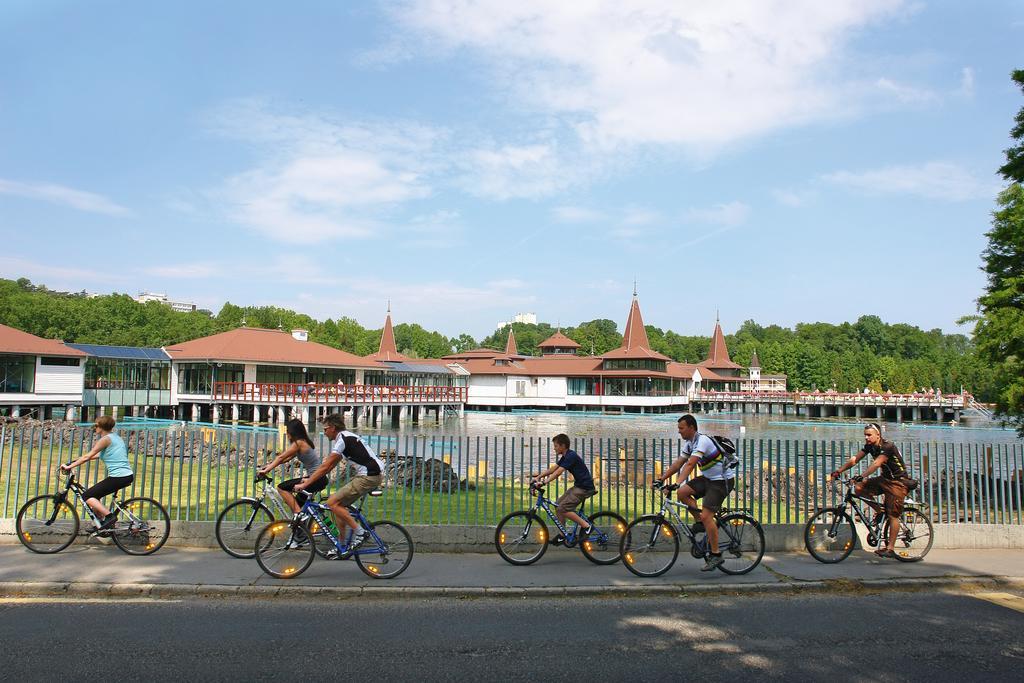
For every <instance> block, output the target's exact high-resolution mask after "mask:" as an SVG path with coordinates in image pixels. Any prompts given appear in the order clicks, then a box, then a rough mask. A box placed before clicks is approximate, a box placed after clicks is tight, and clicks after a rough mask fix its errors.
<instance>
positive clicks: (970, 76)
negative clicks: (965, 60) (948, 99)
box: [957, 66, 974, 97]
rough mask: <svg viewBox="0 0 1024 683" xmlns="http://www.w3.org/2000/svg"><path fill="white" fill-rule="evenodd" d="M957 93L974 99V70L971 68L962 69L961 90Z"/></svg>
mask: <svg viewBox="0 0 1024 683" xmlns="http://www.w3.org/2000/svg"><path fill="white" fill-rule="evenodd" d="M957 92H958V93H959V94H961V95H963V96H964V97H974V69H972V68H971V67H969V66H965V67H964V68H962V69H960V89H959V90H958V91H957Z"/></svg>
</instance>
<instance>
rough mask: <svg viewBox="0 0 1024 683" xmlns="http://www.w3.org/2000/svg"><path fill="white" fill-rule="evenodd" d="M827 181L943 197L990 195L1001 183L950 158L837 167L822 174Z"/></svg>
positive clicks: (859, 188)
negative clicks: (847, 168) (986, 180)
mask: <svg viewBox="0 0 1024 683" xmlns="http://www.w3.org/2000/svg"><path fill="white" fill-rule="evenodd" d="M822 179H823V180H825V181H826V182H829V183H833V184H835V185H839V186H841V187H845V188H848V189H851V190H856V191H859V192H864V193H867V194H907V195H916V196H919V197H924V198H926V199H938V200H943V201H967V200H970V199H990V198H992V197H993V196H995V193H996V192H997V187H996V186H995V185H994V184H992V183H984V182H982V181H980V180H979V179H978V178H976V177H975V176H974V174H972V173H971V172H970V171H968V170H967V169H965V168H963V167H962V166H960V165H958V164H954V163H951V162H948V161H930V162H927V163H924V164H918V165H906V166H887V167H884V168H879V169H873V170H868V171H845V170H843V171H836V172H835V173H829V174H826V175H824V176H822Z"/></svg>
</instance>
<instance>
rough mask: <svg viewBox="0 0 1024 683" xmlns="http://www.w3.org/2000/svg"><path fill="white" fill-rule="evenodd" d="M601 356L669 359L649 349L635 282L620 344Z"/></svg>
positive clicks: (649, 345)
mask: <svg viewBox="0 0 1024 683" xmlns="http://www.w3.org/2000/svg"><path fill="white" fill-rule="evenodd" d="M601 358H654V359H656V360H663V361H670V360H672V359H671V358H669V357H668V356H664V355H662V354H660V353H658V352H657V351H652V350H651V342H650V340H649V339H648V338H647V329H646V328H645V327H644V317H643V315H642V314H641V313H640V299H639V298H638V297H637V294H636V283H635V282H634V283H633V302H632V304H630V306H629V317H627V318H626V331H625V332H624V333H623V335H622V346H620V347H619V348H617V349H615V350H614V351H609V352H608V353H606V354H604V355H603V356H601Z"/></svg>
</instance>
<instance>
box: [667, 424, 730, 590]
mask: <svg viewBox="0 0 1024 683" xmlns="http://www.w3.org/2000/svg"><path fill="white" fill-rule="evenodd" d="M677 426H678V429H679V436H681V437H683V447H682V451H681V454H680V456H679V457H678V458H677V459H676V461H675V462H673V463H672V466H671V467H669V468H668V469H667V470H665V472H664V474H662V476H661V478H660V479H659V480H658V481H659V482H661V483H664V482H665V481H667V480H669V479H671V478H672V475H674V474H675V473H676V472H679V471H680V470H682V473H681V474H680V475H679V477H678V479H676V482H677V483H678V484H680V486H679V494H678V496H679V502H680V503H682V504H683V505H685V506H686V508H687V509H688V510H689V511H690V513H691V514H692V515H693V516H694V517H697V518H698V519H699V520H700V522H698V523H697V524H695V525H694V527H693V528H694V532H698V531H700V530H701V528H700V527H701V526H703V530H704V531H706V532H707V535H708V549H709V551H711V552H710V553H709V554H708V557H707V560H706V561H705V563H704V566H703V567H701V571H704V572H709V571H711V570H713V569H715V568H716V567H718V565H720V564H722V562H723V559H722V553H720V552H715V551H717V550H718V526H717V525H716V524H715V513H717V512H718V511H719V510H720V509H721V507H722V503H723V502H724V501H725V499H726V498H727V497H728V496H729V494H730V493H731V492H732V490H733V488H734V487H735V485H736V470H734V469H732V468H728V467H726V466H725V462H724V460H725V454H724V453H722V451H721V449H720V448H719V447H718V446H717V445H716V444H715V442H714V440H713V439H712V438H711V437H709V436H707V435H706V434H701V433H700V432H698V431H697V420H696V418H694V417H693V415H683V416H682V417H681V418H679V421H678V423H677ZM698 465H699V466H700V471H701V475H700V476H699V477H696V478H694V479H692V480H690V481H687V479H688V478H689V476H690V473H691V472H693V469H694V468H695V467H697V466H698ZM698 498H703V499H704V500H703V501H702V502H703V507H702V508H700V509H698V508H697V499H698Z"/></svg>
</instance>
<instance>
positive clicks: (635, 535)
mask: <svg viewBox="0 0 1024 683" xmlns="http://www.w3.org/2000/svg"><path fill="white" fill-rule="evenodd" d="M620 554H621V555H622V563H623V564H624V565H626V569H628V570H629V571H631V572H633V573H634V574H636V575H637V576H643V577H645V578H650V577H654V576H661V575H662V574H664V573H665V572H667V571H668V570H669V569H671V568H672V565H673V564H675V562H676V558H677V557H679V537H678V536H677V535H676V531H675V529H673V528H672V525H671V524H669V523H668V521H667V520H665V518H664V517H662V516H661V515H644V516H643V517H640V518H639V519H635V520H633V521H632V522H631V523H630V524H629V526H627V527H626V531H625V533H623V535H622V547H621V549H620Z"/></svg>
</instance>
